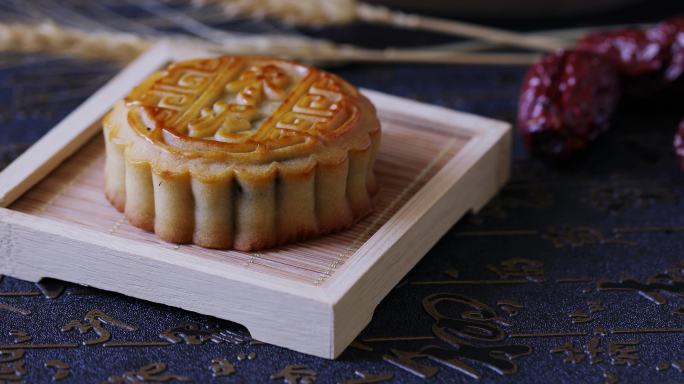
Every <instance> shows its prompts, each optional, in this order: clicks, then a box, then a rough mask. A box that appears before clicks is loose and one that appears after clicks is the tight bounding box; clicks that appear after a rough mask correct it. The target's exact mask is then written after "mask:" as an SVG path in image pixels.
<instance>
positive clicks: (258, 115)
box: [126, 57, 357, 156]
mask: <svg viewBox="0 0 684 384" xmlns="http://www.w3.org/2000/svg"><path fill="white" fill-rule="evenodd" d="M344 87H345V86H344V85H343V84H342V81H341V80H340V79H338V78H337V77H336V76H334V75H331V74H328V73H324V72H321V71H317V70H314V69H312V68H310V67H307V66H304V65H301V64H295V63H290V62H284V61H273V60H269V59H259V58H238V57H217V58H211V59H198V60H192V61H185V62H180V63H175V64H172V65H171V66H169V68H168V69H166V70H165V71H163V72H161V73H159V74H157V75H155V76H154V77H153V78H151V79H149V80H148V81H147V82H145V83H143V84H141V85H140V86H138V87H137V88H135V89H134V90H133V91H132V92H131V93H130V94H129V95H128V96H127V98H126V102H127V104H128V105H130V106H134V107H135V108H133V109H132V110H131V112H130V115H129V122H130V123H132V125H133V127H134V128H135V129H136V130H137V131H138V132H139V133H140V134H142V135H144V136H146V137H147V138H148V139H149V140H152V141H153V142H156V143H158V144H160V145H161V144H163V145H166V146H168V148H171V149H173V150H178V151H183V153H185V154H187V155H188V156H192V153H193V151H194V150H199V151H204V152H211V151H223V152H229V153H249V152H254V151H268V150H272V149H279V148H286V147H292V146H298V148H299V149H300V150H301V149H303V148H304V147H311V146H312V145H314V144H315V143H316V142H325V141H326V140H328V139H331V138H334V137H337V136H339V135H342V134H344V132H345V131H346V130H347V129H348V127H349V124H348V122H349V121H350V120H351V119H355V118H356V113H357V111H356V108H355V107H354V106H352V105H351V104H350V103H349V102H348V100H347V98H348V97H349V95H350V94H353V92H354V91H352V90H350V89H343V88H344ZM143 112H144V113H143ZM271 113H272V115H271ZM143 116H148V117H149V118H145V117H143ZM304 144H306V145H304ZM302 145H304V147H302ZM195 156H196V155H195Z"/></svg>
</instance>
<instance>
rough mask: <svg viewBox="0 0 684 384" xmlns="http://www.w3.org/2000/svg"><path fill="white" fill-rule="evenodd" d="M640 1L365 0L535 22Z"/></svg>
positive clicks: (407, 8) (443, 12)
mask: <svg viewBox="0 0 684 384" xmlns="http://www.w3.org/2000/svg"><path fill="white" fill-rule="evenodd" d="M643 1H644V0H555V1H549V0H422V1H416V0H368V2H369V3H374V4H379V5H386V6H388V7H392V8H397V9H402V10H405V11H411V12H420V13H428V14H436V15H446V16H454V17H463V18H469V19H470V18H472V19H480V18H482V19H502V20H510V19H539V18H561V17H573V16H580V15H589V14H595V13H601V12H608V11H611V10H615V9H619V8H623V7H626V6H629V5H633V4H636V3H640V2H643Z"/></svg>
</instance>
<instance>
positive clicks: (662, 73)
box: [576, 17, 684, 95]
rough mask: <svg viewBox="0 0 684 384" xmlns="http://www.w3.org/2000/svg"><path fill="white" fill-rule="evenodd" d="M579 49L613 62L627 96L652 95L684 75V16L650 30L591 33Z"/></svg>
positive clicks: (584, 38) (578, 46)
mask: <svg viewBox="0 0 684 384" xmlns="http://www.w3.org/2000/svg"><path fill="white" fill-rule="evenodd" d="M576 48H577V49H579V50H586V51H591V52H594V53H597V54H599V55H602V56H604V57H606V58H607V59H609V60H611V61H612V62H613V64H614V65H615V66H616V68H617V69H618V71H619V72H620V75H621V76H622V82H623V88H624V91H625V92H626V93H629V94H634V95H644V94H650V93H653V92H655V91H658V90H660V89H662V88H663V87H665V86H667V85H668V84H670V83H672V82H674V81H676V80H677V79H678V78H679V77H680V75H681V74H682V72H684V17H674V18H671V19H668V20H665V21H663V22H661V23H659V24H657V25H656V26H654V27H653V28H651V29H648V30H642V29H637V28H628V29H623V30H619V31H609V32H594V33H589V34H587V35H585V36H584V37H583V38H581V39H580V40H579V41H578V42H577V46H576Z"/></svg>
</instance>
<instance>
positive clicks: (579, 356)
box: [551, 342, 584, 364]
mask: <svg viewBox="0 0 684 384" xmlns="http://www.w3.org/2000/svg"><path fill="white" fill-rule="evenodd" d="M551 353H562V354H563V355H564V356H565V357H564V358H563V362H564V363H572V364H578V363H581V362H582V361H584V351H582V349H581V348H579V347H576V346H575V344H574V343H572V342H567V343H565V344H563V345H561V346H560V347H556V348H553V349H552V350H551Z"/></svg>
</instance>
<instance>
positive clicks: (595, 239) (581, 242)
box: [542, 226, 636, 248]
mask: <svg viewBox="0 0 684 384" xmlns="http://www.w3.org/2000/svg"><path fill="white" fill-rule="evenodd" d="M542 237H543V238H545V239H548V240H550V241H551V243H552V244H553V246H554V247H556V248H563V247H566V246H568V247H573V248H577V247H582V246H585V245H600V244H624V245H635V244H636V243H635V242H633V241H628V240H623V239H620V238H619V237H618V236H614V237H607V236H605V235H604V234H603V233H602V232H601V231H599V230H598V229H596V228H591V227H581V226H580V227H567V226H566V227H562V228H559V229H557V228H553V227H552V228H549V229H548V230H547V231H546V233H545V234H544V235H543V236H542Z"/></svg>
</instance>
